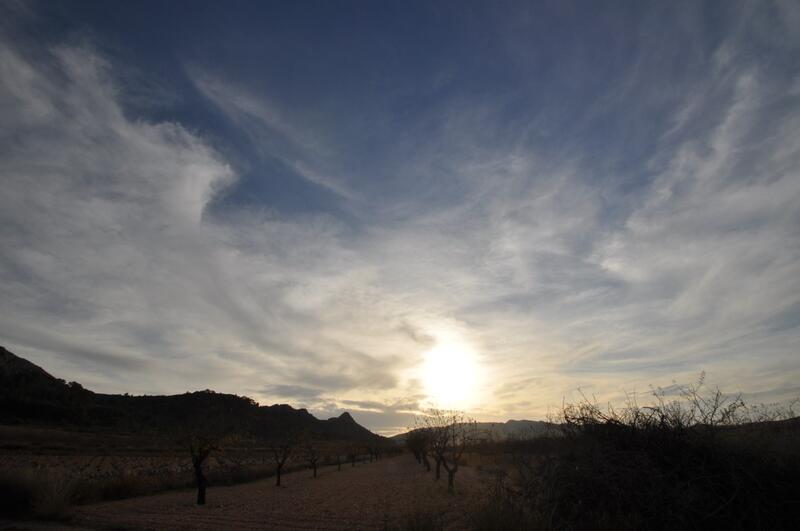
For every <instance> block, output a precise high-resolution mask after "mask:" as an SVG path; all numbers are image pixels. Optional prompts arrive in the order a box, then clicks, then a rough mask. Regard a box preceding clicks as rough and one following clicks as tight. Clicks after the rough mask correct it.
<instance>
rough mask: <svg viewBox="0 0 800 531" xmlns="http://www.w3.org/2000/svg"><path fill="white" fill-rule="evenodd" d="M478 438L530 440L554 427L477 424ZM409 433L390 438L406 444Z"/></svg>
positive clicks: (545, 424) (525, 422) (547, 424)
mask: <svg viewBox="0 0 800 531" xmlns="http://www.w3.org/2000/svg"><path fill="white" fill-rule="evenodd" d="M475 425H476V429H477V433H478V437H480V438H486V439H494V440H506V439H513V438H519V439H530V438H534V437H542V436H544V435H548V434H551V433H553V431H552V430H553V428H554V425H553V424H552V423H550V422H545V421H542V420H508V421H506V422H476V423H475ZM408 433H410V432H406V433H400V434H398V435H394V436H392V437H390V439H391V440H392V441H394V442H395V443H397V444H403V443H405V440H406V437H407V436H408Z"/></svg>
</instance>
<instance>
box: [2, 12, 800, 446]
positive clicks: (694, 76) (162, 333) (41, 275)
mask: <svg viewBox="0 0 800 531" xmlns="http://www.w3.org/2000/svg"><path fill="white" fill-rule="evenodd" d="M0 9H2V15H3V16H2V17H0V18H2V22H0V40H1V41H2V47H0V74H2V75H0V119H2V122H3V131H2V133H0V175H1V176H2V180H3V186H2V190H0V224H1V225H2V227H3V228H2V229H0V246H1V247H0V280H2V283H0V285H1V286H2V287H1V288H0V290H1V291H0V299H2V300H0V308H1V309H2V312H1V313H0V315H1V317H0V341H1V342H2V344H4V345H5V346H7V347H8V348H10V349H12V350H13V351H15V352H17V353H19V354H21V355H23V356H25V357H28V358H29V359H32V360H33V361H35V362H37V363H40V364H42V365H43V366H45V367H46V368H47V369H48V370H50V371H51V372H53V373H56V374H58V375H61V376H64V377H66V378H68V379H76V380H79V381H81V382H83V383H84V384H85V385H87V386H88V387H90V388H94V389H97V390H102V391H109V392H131V393H145V392H146V393H157V392H159V393H163V392H180V391H183V390H187V389H204V388H214V389H217V390H219V391H226V392H236V393H239V394H247V395H249V396H252V397H253V398H255V399H257V400H259V401H262V402H289V403H292V404H295V405H302V406H306V407H308V408H310V409H311V410H312V411H313V412H315V413H317V414H319V415H323V416H324V415H328V414H334V413H337V412H339V411H341V410H342V409H349V410H351V411H352V412H353V414H354V416H355V417H356V419H358V420H360V421H361V422H363V423H365V424H366V425H368V426H370V427H372V428H373V429H376V430H380V431H384V432H387V433H388V432H391V431H393V430H396V429H400V428H402V427H404V426H407V425H408V424H410V422H411V416H412V415H413V413H414V412H415V411H417V410H418V409H419V408H420V407H423V406H424V405H426V404H429V403H442V404H444V405H450V406H457V407H463V408H466V409H469V410H470V411H471V412H472V413H473V414H474V415H475V416H476V417H479V418H481V419H486V420H490V419H496V420H501V419H506V418H512V417H515V418H521V417H527V418H541V417H543V416H544V415H545V414H546V413H547V411H548V408H550V407H552V406H557V405H558V404H560V403H561V401H562V398H564V397H566V398H567V399H569V398H570V397H572V396H574V395H575V392H576V389H578V388H581V389H583V390H584V391H589V392H591V393H592V394H594V395H595V396H597V397H598V399H600V400H617V399H619V398H620V397H621V396H623V395H624V393H625V392H626V391H637V392H646V391H647V390H648V386H649V385H653V386H665V387H666V386H669V385H672V384H673V383H674V382H677V383H679V384H680V383H686V382H690V381H693V380H694V379H696V378H697V376H698V375H699V374H700V372H701V371H706V372H707V374H708V381H709V382H711V383H713V384H717V385H719V386H720V387H722V388H723V389H724V390H728V391H742V392H744V393H745V394H746V395H752V396H753V397H758V399H759V400H784V399H788V398H792V397H795V396H797V395H798V394H800V386H798V384H797V381H798V376H800V355H799V354H800V353H798V337H799V336H800V328H799V327H800V283H799V282H798V281H797V279H798V278H800V230H798V227H800V175H798V173H799V172H800V164H798V163H800V140H798V139H800V134H799V133H800V106H799V105H798V104H799V103H800V31H799V30H800V6H798V4H797V3H796V2H792V1H788V0H785V1H778V0H775V1H768V2H746V1H726V2H668V3H664V2H641V1H636V2H608V3H598V2H574V3H573V2H430V3H422V2H420V3H415V2H226V3H208V4H207V5H203V4H202V3H199V2H166V3H164V2H152V3H150V2H125V3H115V4H110V3H108V2H59V3H56V2H41V3H39V2H13V1H12V2H5V3H4V4H3V5H2V8H0ZM445 373H449V374H445ZM453 381H455V382H460V383H456V384H454V383H452V382H453ZM448 402H449V404H448Z"/></svg>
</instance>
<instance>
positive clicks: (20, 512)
mask: <svg viewBox="0 0 800 531" xmlns="http://www.w3.org/2000/svg"><path fill="white" fill-rule="evenodd" d="M70 495H71V485H70V484H69V483H68V482H65V481H63V478H56V477H53V476H52V475H51V474H43V473H36V474H34V473H33V472H13V473H12V472H6V473H3V474H2V475H0V515H2V516H7V517H12V518H26V517H28V518H40V519H63V518H65V517H66V516H67V509H68V507H69V499H70Z"/></svg>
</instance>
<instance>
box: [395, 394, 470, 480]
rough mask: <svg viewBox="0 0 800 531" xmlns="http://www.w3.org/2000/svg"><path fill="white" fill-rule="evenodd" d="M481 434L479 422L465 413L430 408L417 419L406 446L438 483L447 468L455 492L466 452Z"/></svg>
mask: <svg viewBox="0 0 800 531" xmlns="http://www.w3.org/2000/svg"><path fill="white" fill-rule="evenodd" d="M477 435H478V434H477V424H476V422H475V421H474V420H472V419H470V418H467V417H466V415H464V413H463V412H460V411H446V410H441V409H429V410H428V411H426V412H425V414H423V415H421V416H419V417H417V419H416V423H415V427H414V429H412V430H411V431H410V432H409V433H408V436H407V437H406V447H407V448H408V449H409V450H410V451H411V453H412V454H413V455H414V458H415V459H416V460H417V462H418V463H420V464H421V465H422V466H424V467H425V470H426V471H428V472H430V471H431V470H433V471H434V480H435V481H438V480H439V479H440V478H441V475H442V468H444V470H445V472H447V489H448V491H450V492H453V490H454V488H455V477H456V473H457V472H458V469H459V467H460V466H461V464H462V461H463V459H464V453H465V452H466V450H467V448H468V447H469V446H470V445H471V444H473V443H474V442H475V441H476V440H477ZM431 460H433V463H434V464H433V465H431Z"/></svg>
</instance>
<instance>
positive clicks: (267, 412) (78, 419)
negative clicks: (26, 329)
mask: <svg viewBox="0 0 800 531" xmlns="http://www.w3.org/2000/svg"><path fill="white" fill-rule="evenodd" d="M187 419H188V420H192V419H194V420H195V422H202V423H209V424H210V423H217V424H219V423H225V424H226V425H231V426H236V427H241V428H243V429H246V430H252V431H257V432H258V433H260V434H264V435H267V436H271V435H275V436H277V435H280V434H282V433H286V432H287V431H297V432H307V433H309V434H311V435H313V436H314V437H317V438H321V439H331V440H333V439H337V440H357V441H369V440H376V439H381V438H382V437H381V436H379V435H376V434H374V433H372V432H371V431H369V430H368V429H366V428H365V427H363V426H361V425H359V424H358V423H357V422H356V421H355V420H354V419H353V417H352V416H351V415H350V414H349V413H347V412H345V413H342V414H341V415H340V416H338V417H334V418H330V419H327V420H320V419H317V418H316V417H314V416H313V415H311V414H310V413H309V412H308V411H307V410H305V409H295V408H293V407H291V406H289V405H287V404H276V405H272V406H260V405H259V404H257V403H256V402H255V401H253V400H252V399H250V398H247V397H244V396H237V395H230V394H224V393H215V392H214V391H198V392H193V393H184V394H180V395H167V396H130V395H112V394H102V393H94V392H92V391H89V390H87V389H84V388H83V386H81V385H80V384H78V383H76V382H69V383H67V382H65V381H64V380H61V379H59V378H56V377H54V376H52V375H51V374H49V373H48V372H46V371H45V370H44V369H42V368H41V367H39V366H37V365H34V364H33V363H31V362H30V361H28V360H26V359H23V358H21V357H19V356H17V355H15V354H13V353H12V352H10V351H8V350H7V349H5V348H3V347H0V424H34V425H42V426H56V427H65V428H66V427H79V428H103V429H105V430H111V431H125V432H131V431H141V430H152V431H154V432H165V431H168V430H169V429H170V428H172V427H174V426H176V425H180V424H181V423H185V422H186V421H187Z"/></svg>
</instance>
